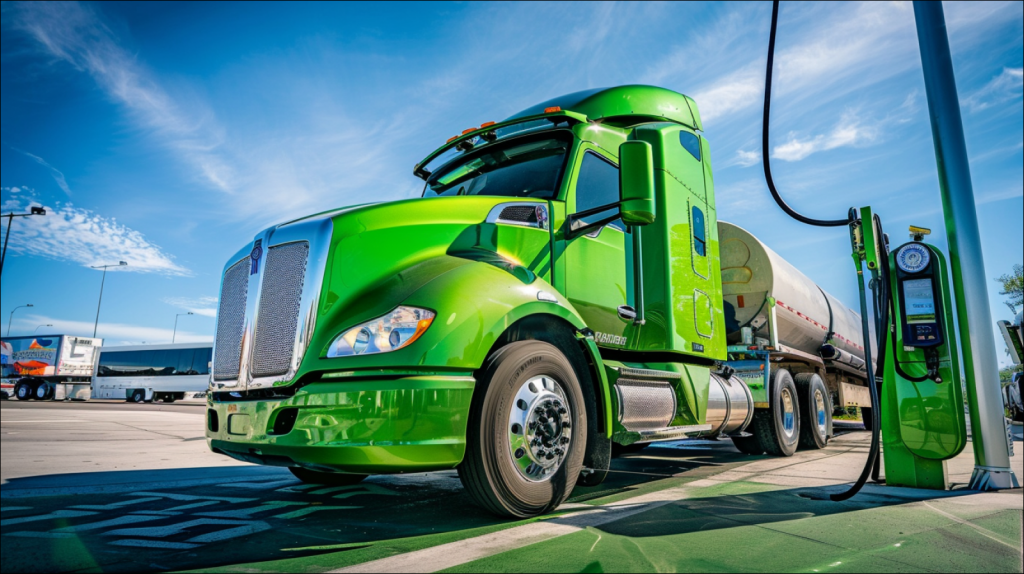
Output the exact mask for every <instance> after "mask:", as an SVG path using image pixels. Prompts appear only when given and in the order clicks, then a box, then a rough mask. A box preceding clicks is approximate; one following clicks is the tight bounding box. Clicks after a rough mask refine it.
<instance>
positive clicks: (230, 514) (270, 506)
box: [196, 502, 309, 520]
mask: <svg viewBox="0 0 1024 574" xmlns="http://www.w3.org/2000/svg"><path fill="white" fill-rule="evenodd" d="M289 506H309V503H308V502H264V503H263V504H261V505H260V506H253V507H252V508H241V509H239V510H225V511H221V512H198V513H196V516H209V517H211V518H227V519H231V518H235V519H239V520H244V519H246V518H249V517H250V516H252V515H253V514H259V513H261V512H271V511H274V510H281V509H282V508H287V507H289Z"/></svg>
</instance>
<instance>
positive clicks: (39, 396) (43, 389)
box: [32, 383, 53, 401]
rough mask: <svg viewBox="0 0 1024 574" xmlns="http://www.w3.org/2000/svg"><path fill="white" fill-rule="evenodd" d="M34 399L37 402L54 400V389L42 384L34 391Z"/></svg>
mask: <svg viewBox="0 0 1024 574" xmlns="http://www.w3.org/2000/svg"><path fill="white" fill-rule="evenodd" d="M32 398H34V399H35V400H37V401H50V400H53V387H52V386H51V385H48V384H46V383H40V384H39V385H37V386H36V388H35V389H33V390H32Z"/></svg>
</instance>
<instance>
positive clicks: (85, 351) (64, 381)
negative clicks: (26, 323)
mask: <svg viewBox="0 0 1024 574" xmlns="http://www.w3.org/2000/svg"><path fill="white" fill-rule="evenodd" d="M102 345H103V339H92V338H87V337H75V336H72V335H46V336H41V337H36V336H32V337H7V338H4V339H3V341H2V342H0V348H2V349H3V353H2V359H0V360H2V365H0V366H2V369H3V379H4V382H5V386H6V387H8V388H9V391H8V392H9V393H11V394H13V395H14V396H15V397H16V398H17V399H18V400H21V401H30V400H38V401H52V400H58V401H63V400H82V401H85V400H89V398H90V395H91V385H92V374H93V369H94V368H95V364H96V354H97V351H98V349H99V348H100V347H101V346H102Z"/></svg>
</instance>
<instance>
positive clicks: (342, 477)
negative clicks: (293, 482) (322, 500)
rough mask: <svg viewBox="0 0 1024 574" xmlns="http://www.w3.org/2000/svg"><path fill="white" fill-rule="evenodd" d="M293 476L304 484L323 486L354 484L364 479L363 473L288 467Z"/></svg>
mask: <svg viewBox="0 0 1024 574" xmlns="http://www.w3.org/2000/svg"><path fill="white" fill-rule="evenodd" d="M288 470H290V471H292V474H293V475H295V478H297V479H299V480H301V481H302V482H304V483H306V484H322V485H324V486H354V485H357V484H359V483H360V482H362V481H364V480H366V475H365V474H342V473H340V472H337V473H336V472H317V471H315V470H307V469H305V468H289V469H288Z"/></svg>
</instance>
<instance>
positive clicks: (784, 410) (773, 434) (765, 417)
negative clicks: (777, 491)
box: [750, 369, 800, 457]
mask: <svg viewBox="0 0 1024 574" xmlns="http://www.w3.org/2000/svg"><path fill="white" fill-rule="evenodd" d="M771 390H772V396H771V397H770V398H771V403H770V406H769V408H768V410H759V411H757V413H756V414H754V422H753V423H751V429H750V432H751V433H752V434H753V435H754V436H755V437H757V440H758V443H759V444H760V446H761V448H763V449H764V452H766V453H768V454H770V455H772V456H787V457H788V456H793V455H794V454H796V449H797V447H799V446H800V399H799V396H798V394H797V390H796V384H794V383H793V376H792V375H790V374H789V371H787V370H785V369H779V370H778V371H775V373H774V375H773V376H772V384H771Z"/></svg>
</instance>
